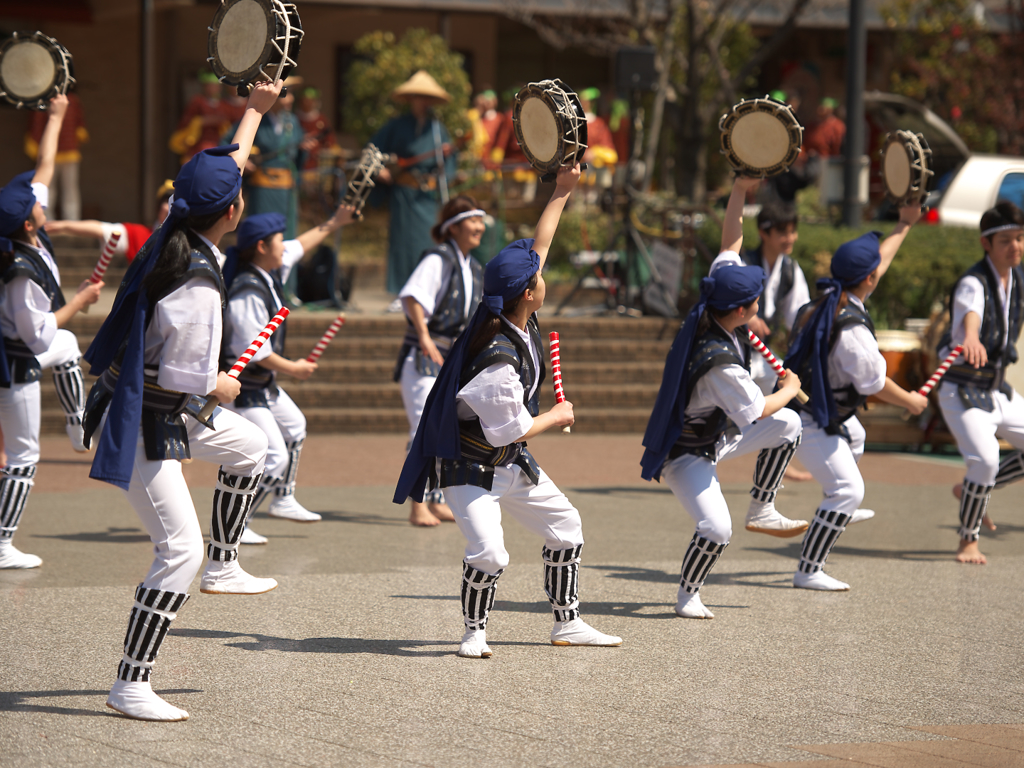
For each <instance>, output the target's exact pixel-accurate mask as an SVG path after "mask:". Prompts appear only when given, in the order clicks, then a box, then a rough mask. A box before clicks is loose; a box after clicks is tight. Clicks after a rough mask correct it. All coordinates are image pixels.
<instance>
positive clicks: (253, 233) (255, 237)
mask: <svg viewBox="0 0 1024 768" xmlns="http://www.w3.org/2000/svg"><path fill="white" fill-rule="evenodd" d="M286 229H288V219H286V218H285V217H284V214H283V213H257V214H256V215H254V216H250V217H249V218H247V219H246V220H245V221H243V222H242V223H241V224H239V225H238V234H237V237H236V238H235V244H234V245H233V246H232V247H231V248H228V250H227V253H226V254H224V256H225V259H224V269H223V272H224V284H225V285H228V286H230V285H231V283H232V282H233V281H234V279H235V274H236V273H237V272H238V257H239V255H240V254H241V253H242V251H244V250H246V249H247V248H251V247H252V246H254V245H256V243H258V242H259V241H260V240H266V239H268V238H270V237H272V236H273V235H276V234H277V233H278V232H284V231H285V230H286Z"/></svg>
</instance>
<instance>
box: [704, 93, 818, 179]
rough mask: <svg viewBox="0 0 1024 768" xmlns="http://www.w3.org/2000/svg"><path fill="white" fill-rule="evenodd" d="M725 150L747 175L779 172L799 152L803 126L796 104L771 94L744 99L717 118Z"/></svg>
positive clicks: (737, 166) (774, 174)
mask: <svg viewBox="0 0 1024 768" xmlns="http://www.w3.org/2000/svg"><path fill="white" fill-rule="evenodd" d="M718 129H719V130H720V131H721V132H722V154H723V155H725V157H726V159H727V160H728V161H729V165H731V166H732V167H733V168H734V169H735V170H736V171H737V172H738V173H741V174H743V175H745V176H760V177H761V178H765V177H767V176H777V175H778V174H780V173H782V172H783V171H785V170H787V169H788V168H789V167H790V166H791V165H792V164H793V163H794V162H796V159H797V157H798V156H799V155H800V146H801V144H803V140H804V129H803V126H801V125H800V121H799V120H797V119H796V114H794V112H793V108H792V107H791V106H789V105H788V104H786V103H785V102H782V101H776V100H775V99H772V98H770V97H768V96H765V97H764V98H763V99H744V100H743V101H741V102H739V103H738V104H736V105H735V106H733V108H732V109H730V110H729V111H728V112H726V113H725V114H724V115H722V117H721V119H720V120H719V121H718Z"/></svg>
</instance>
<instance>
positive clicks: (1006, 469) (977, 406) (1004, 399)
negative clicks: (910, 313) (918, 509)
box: [938, 202, 1024, 564]
mask: <svg viewBox="0 0 1024 768" xmlns="http://www.w3.org/2000/svg"><path fill="white" fill-rule="evenodd" d="M981 246H982V248H983V249H984V250H985V258H983V259H982V260H981V261H979V262H978V263H977V264H975V265H974V266H973V267H971V268H970V269H969V270H967V272H965V273H964V275H963V276H961V278H960V279H959V280H958V281H957V283H956V285H954V286H953V291H952V300H951V301H950V310H951V315H952V320H951V324H950V328H949V331H948V332H947V334H946V336H945V337H944V338H943V339H942V341H940V342H939V354H940V355H941V356H942V357H943V358H945V357H946V355H948V354H949V352H950V349H951V348H952V347H954V346H956V345H957V344H963V345H964V351H963V354H962V355H961V356H960V357H958V358H957V359H956V361H955V362H954V363H953V365H952V366H951V367H950V369H949V371H948V372H947V373H946V375H945V377H943V379H942V383H941V384H940V385H939V395H938V398H939V407H940V408H941V409H942V417H943V419H945V421H946V424H947V426H949V430H950V432H952V433H953V436H954V437H955V438H956V444H957V447H958V448H959V449H960V453H961V454H962V455H963V457H964V462H965V463H966V465H967V472H966V473H965V475H964V481H963V485H962V487H961V489H960V530H959V534H960V546H959V547H958V549H957V553H956V559H957V560H958V561H959V562H961V563H977V564H984V563H985V562H986V558H985V556H984V555H983V554H982V553H981V550H980V549H979V548H978V537H979V535H980V531H981V522H982V518H983V517H984V516H985V511H986V509H987V507H988V502H989V497H990V496H991V494H992V491H993V489H995V488H1001V487H1004V486H1006V485H1008V484H1009V483H1011V482H1013V481H1015V480H1019V479H1021V478H1022V477H1024V458H1022V454H1021V449H1024V401H1022V399H1021V396H1020V394H1019V393H1018V392H1016V391H1015V390H1014V389H1013V387H1012V386H1010V384H1009V383H1008V382H1007V381H1006V368H1007V367H1008V366H1010V365H1012V364H1013V363H1015V362H1017V357H1018V356H1017V339H1018V338H1019V336H1020V330H1021V324H1022V323H1024V271H1022V270H1021V266H1020V264H1021V255H1022V254H1024V212H1022V211H1021V210H1020V209H1019V208H1018V207H1017V206H1015V205H1014V204H1013V203H1008V202H1002V203H999V204H998V205H996V207H995V208H992V209H990V210H988V211H986V212H985V214H984V215H983V216H982V217H981ZM1000 438H1002V439H1004V440H1007V441H1008V442H1009V443H1010V444H1011V445H1012V446H1013V447H1014V448H1016V449H1017V450H1015V451H1013V452H1012V453H1010V454H1009V455H1007V456H1006V457H1005V458H1004V459H1003V460H1002V461H1000V460H999V439H1000ZM993 527H994V526H993Z"/></svg>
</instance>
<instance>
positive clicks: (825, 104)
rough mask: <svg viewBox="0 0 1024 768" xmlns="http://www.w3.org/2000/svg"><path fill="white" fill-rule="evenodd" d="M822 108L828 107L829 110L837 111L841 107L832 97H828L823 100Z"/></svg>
mask: <svg viewBox="0 0 1024 768" xmlns="http://www.w3.org/2000/svg"><path fill="white" fill-rule="evenodd" d="M821 106H823V107H828V108H829V109H835V108H836V107H838V106H839V102H838V101H836V100H835V99H833V98H832V97H831V96H826V97H825V98H824V99H822V100H821Z"/></svg>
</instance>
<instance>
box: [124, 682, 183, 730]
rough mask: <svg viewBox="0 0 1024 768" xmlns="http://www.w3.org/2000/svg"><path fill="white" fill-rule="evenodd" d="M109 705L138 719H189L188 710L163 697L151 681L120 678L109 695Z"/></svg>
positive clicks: (172, 720) (170, 720) (168, 720)
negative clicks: (154, 689)
mask: <svg viewBox="0 0 1024 768" xmlns="http://www.w3.org/2000/svg"><path fill="white" fill-rule="evenodd" d="M107 706H108V707H110V708H111V709H113V710H116V711H118V712H120V713H121V714H122V715H127V716H128V717H133V718H135V719H136V720H159V721H162V722H175V721H178V720H188V712H186V711H185V710H184V709H178V708H177V707H176V706H174V705H173V704H169V703H168V702H166V701H164V700H163V699H161V698H160V697H159V696H157V695H156V694H155V693H154V692H153V688H152V687H151V686H150V684H149V683H139V682H135V683H132V682H127V681H125V680H118V681H117V682H116V683H114V687H113V688H111V689H110V695H109V696H107Z"/></svg>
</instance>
